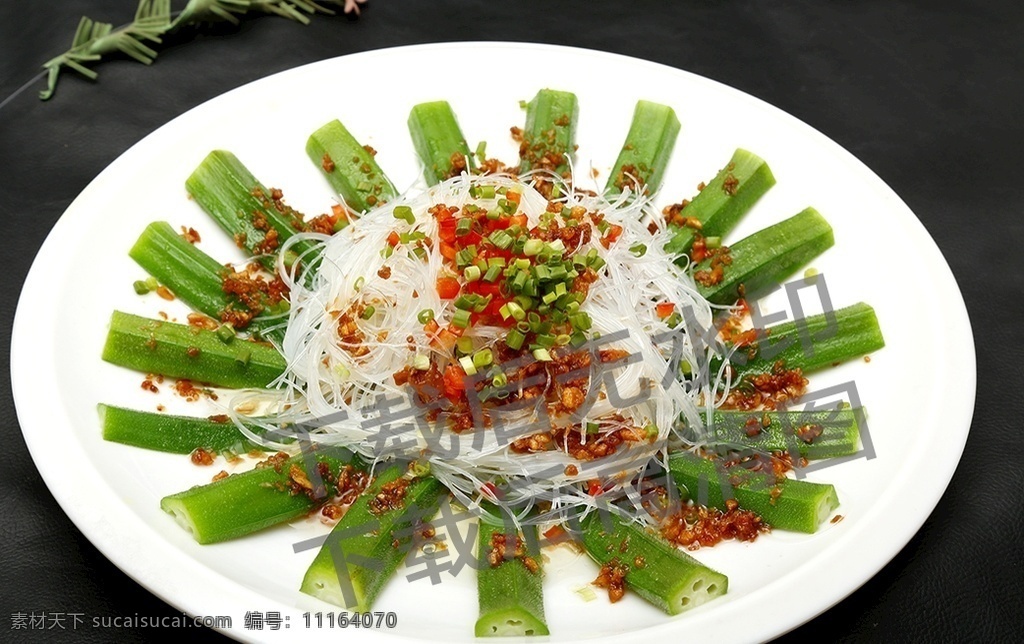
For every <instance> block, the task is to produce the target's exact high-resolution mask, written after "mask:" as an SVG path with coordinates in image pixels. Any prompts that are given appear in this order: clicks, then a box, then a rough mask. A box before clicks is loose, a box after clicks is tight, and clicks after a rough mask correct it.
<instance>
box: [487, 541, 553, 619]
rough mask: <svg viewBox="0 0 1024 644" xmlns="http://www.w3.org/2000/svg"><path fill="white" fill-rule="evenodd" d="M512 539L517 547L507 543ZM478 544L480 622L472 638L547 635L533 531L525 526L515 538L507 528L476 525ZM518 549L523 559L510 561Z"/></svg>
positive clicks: (517, 557) (539, 562)
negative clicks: (527, 532) (477, 528)
mask: <svg viewBox="0 0 1024 644" xmlns="http://www.w3.org/2000/svg"><path fill="white" fill-rule="evenodd" d="M526 531H529V532H530V534H526ZM513 533H515V536H514V538H515V539H517V540H519V541H518V543H515V542H513V540H512V539H511V538H510V537H513ZM477 541H478V550H477V558H478V561H479V562H480V569H479V571H478V572H477V582H476V585H477V593H478V597H479V600H480V618H479V619H478V620H477V622H476V636H477V637H501V636H517V637H521V636H524V635H548V634H549V632H548V626H547V623H546V622H545V621H544V590H543V587H542V583H541V582H542V578H543V573H542V571H541V556H540V550H539V547H538V545H539V538H538V535H537V526H536V525H526V526H523V532H522V533H516V532H515V530H514V528H511V526H508V527H506V526H502V525H491V524H489V523H486V522H484V521H480V531H479V538H478V540H477ZM496 541H498V542H497V543H496ZM517 547H519V548H521V549H522V554H521V556H515V557H513V556H512V555H513V554H514V553H515V551H516V548H517Z"/></svg>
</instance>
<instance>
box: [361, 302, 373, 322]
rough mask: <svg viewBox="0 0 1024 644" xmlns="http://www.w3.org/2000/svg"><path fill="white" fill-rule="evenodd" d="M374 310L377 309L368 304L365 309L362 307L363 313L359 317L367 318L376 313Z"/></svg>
mask: <svg viewBox="0 0 1024 644" xmlns="http://www.w3.org/2000/svg"><path fill="white" fill-rule="evenodd" d="M376 312H377V309H376V308H374V307H373V305H370V306H368V307H366V308H365V309H363V313H362V315H360V316H359V317H361V318H363V319H364V320H369V319H370V318H372V317H373V314H374V313H376Z"/></svg>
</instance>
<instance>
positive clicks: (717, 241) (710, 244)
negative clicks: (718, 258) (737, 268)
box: [704, 237, 722, 248]
mask: <svg viewBox="0 0 1024 644" xmlns="http://www.w3.org/2000/svg"><path fill="white" fill-rule="evenodd" d="M704 247H705V248H721V247H722V238H721V237H705V238H704Z"/></svg>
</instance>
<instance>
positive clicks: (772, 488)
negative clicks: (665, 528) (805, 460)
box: [668, 452, 839, 533]
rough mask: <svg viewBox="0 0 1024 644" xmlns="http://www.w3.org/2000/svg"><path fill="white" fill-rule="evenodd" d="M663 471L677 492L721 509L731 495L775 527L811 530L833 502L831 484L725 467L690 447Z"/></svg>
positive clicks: (836, 499)
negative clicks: (690, 449) (699, 454)
mask: <svg viewBox="0 0 1024 644" xmlns="http://www.w3.org/2000/svg"><path fill="white" fill-rule="evenodd" d="M668 464H669V471H670V473H671V475H672V478H673V479H674V480H675V482H676V485H678V486H679V488H680V492H683V493H684V494H685V495H686V496H687V497H689V498H690V499H693V500H694V501H696V502H697V503H699V504H701V505H706V506H709V507H715V508H718V509H720V510H725V509H727V508H726V501H728V500H730V499H733V498H734V499H735V500H736V502H737V503H738V504H739V507H741V508H743V509H744V510H750V511H752V512H754V513H756V514H758V515H759V516H760V517H761V518H762V519H763V520H764V521H765V523H767V524H768V525H770V526H772V527H773V528H778V529H780V530H792V531H795V532H807V533H813V532H816V531H817V529H818V526H819V525H821V523H822V522H823V521H825V520H826V519H828V517H829V516H830V515H831V514H832V511H833V510H835V509H836V508H837V507H839V497H838V496H837V495H836V490H835V488H834V487H833V486H832V485H829V484H826V483H812V482H810V481H798V480H794V479H788V478H785V477H778V478H776V477H774V476H773V475H772V474H770V473H766V472H762V471H752V470H750V469H746V468H744V467H743V466H742V465H735V466H733V467H729V468H725V467H724V465H722V463H721V461H720V460H719V461H714V460H709V459H706V458H702V457H700V456H697V455H696V454H693V453H691V452H679V453H676V454H673V455H671V456H670V457H669V460H668Z"/></svg>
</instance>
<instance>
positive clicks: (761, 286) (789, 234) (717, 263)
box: [693, 208, 834, 304]
mask: <svg viewBox="0 0 1024 644" xmlns="http://www.w3.org/2000/svg"><path fill="white" fill-rule="evenodd" d="M833 242H834V238H833V236H832V227H831V226H829V225H828V222H827V221H825V219H824V218H823V217H822V216H821V215H820V214H818V211H817V210H815V209H813V208H807V209H806V210H804V211H802V212H800V213H798V214H796V215H794V216H792V217H790V218H789V219H786V220H784V221H780V222H779V223H777V224H775V225H774V226H769V227H768V228H765V229H764V230H761V231H758V232H756V233H754V234H753V235H750V236H749V237H745V238H743V239H741V240H740V241H738V242H736V243H735V244H732V245H731V246H730V247H729V251H728V255H727V257H729V258H731V263H726V260H725V257H726V256H725V255H724V254H722V255H713V256H711V257H708V258H707V259H705V260H703V261H702V262H700V263H698V264H697V265H696V267H695V268H694V273H693V275H694V279H695V280H696V281H697V291H698V292H699V293H700V294H701V295H702V296H703V297H704V298H705V299H706V300H708V301H710V302H712V303H714V304H732V303H734V302H735V301H736V300H738V299H739V298H740V297H752V296H754V295H756V294H758V293H759V292H761V291H763V290H765V289H767V288H769V287H771V286H774V285H776V284H778V283H779V282H781V281H782V280H784V279H785V278H787V277H789V276H790V275H791V274H792V273H793V271H795V270H796V269H797V268H799V267H800V266H803V265H804V264H806V263H807V262H809V261H811V260H812V259H814V258H815V257H817V256H818V255H820V254H821V253H823V252H825V251H826V250H828V249H829V248H830V247H831V246H832V244H833Z"/></svg>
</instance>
